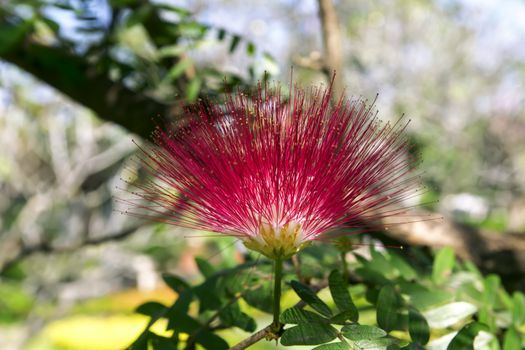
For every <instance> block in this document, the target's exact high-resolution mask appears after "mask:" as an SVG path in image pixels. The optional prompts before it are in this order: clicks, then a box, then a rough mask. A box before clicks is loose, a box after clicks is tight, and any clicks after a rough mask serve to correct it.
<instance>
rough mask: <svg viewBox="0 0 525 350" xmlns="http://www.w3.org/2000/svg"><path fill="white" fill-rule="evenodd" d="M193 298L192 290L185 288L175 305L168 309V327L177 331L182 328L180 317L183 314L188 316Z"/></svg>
mask: <svg viewBox="0 0 525 350" xmlns="http://www.w3.org/2000/svg"><path fill="white" fill-rule="evenodd" d="M192 300H193V293H192V292H191V290H185V291H184V292H182V293H181V294H179V297H178V298H177V300H176V301H175V303H174V304H173V306H172V307H171V308H170V309H169V310H168V314H167V315H166V317H167V319H168V326H167V327H166V328H167V329H173V330H175V331H176V330H180V329H179V326H180V320H179V318H180V317H181V316H182V317H184V316H186V314H187V312H188V309H189V307H190V303H191V301H192ZM190 322H191V321H190Z"/></svg>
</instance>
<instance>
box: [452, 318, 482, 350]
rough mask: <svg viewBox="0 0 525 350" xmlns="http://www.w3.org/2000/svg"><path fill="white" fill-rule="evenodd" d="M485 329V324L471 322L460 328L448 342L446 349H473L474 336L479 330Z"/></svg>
mask: <svg viewBox="0 0 525 350" xmlns="http://www.w3.org/2000/svg"><path fill="white" fill-rule="evenodd" d="M484 330H487V326H485V325H484V324H482V323H478V322H472V323H469V324H467V325H466V326H464V327H463V328H461V330H460V331H459V332H458V334H456V336H455V337H454V338H453V339H452V341H451V342H450V344H448V347H447V350H466V349H474V338H476V336H477V335H478V333H479V332H480V331H484Z"/></svg>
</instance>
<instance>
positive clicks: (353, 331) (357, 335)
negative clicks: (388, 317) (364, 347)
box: [341, 324, 387, 341]
mask: <svg viewBox="0 0 525 350" xmlns="http://www.w3.org/2000/svg"><path fill="white" fill-rule="evenodd" d="M341 333H343V335H344V336H345V338H348V339H350V340H354V341H357V340H372V339H377V338H382V337H384V336H386V335H387V333H386V332H385V331H384V330H382V329H381V328H377V327H374V326H367V325H359V324H352V325H348V326H344V327H343V328H342V329H341Z"/></svg>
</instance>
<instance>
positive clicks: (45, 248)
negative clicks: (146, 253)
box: [0, 226, 139, 275]
mask: <svg viewBox="0 0 525 350" xmlns="http://www.w3.org/2000/svg"><path fill="white" fill-rule="evenodd" d="M138 228H139V226H137V227H129V228H126V229H123V230H122V231H119V232H117V233H113V234H110V235H106V236H101V237H95V238H87V239H85V240H82V241H80V242H79V243H77V244H75V245H70V246H53V245H51V244H50V243H49V242H46V241H43V242H41V243H40V244H36V245H32V246H22V248H20V249H19V251H18V252H17V253H16V255H14V256H12V257H10V258H8V259H6V260H5V261H1V265H0V275H1V274H2V273H4V272H5V271H7V270H8V269H9V268H10V267H11V266H13V265H14V264H16V263H17V262H19V261H20V260H22V259H24V258H26V257H28V256H30V255H33V254H37V253H70V252H74V251H76V250H78V249H80V248H83V247H85V246H90V245H99V244H103V243H107V242H111V241H118V240H122V239H125V238H127V237H128V236H130V235H131V234H133V233H134V232H136V231H137V229H138Z"/></svg>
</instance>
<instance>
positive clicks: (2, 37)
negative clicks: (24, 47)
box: [0, 20, 34, 54]
mask: <svg viewBox="0 0 525 350" xmlns="http://www.w3.org/2000/svg"><path fill="white" fill-rule="evenodd" d="M33 24H34V22H33V20H27V21H23V22H20V23H17V24H7V23H6V22H5V21H2V23H1V24H0V54H5V53H6V52H9V50H11V49H12V48H13V47H14V46H16V45H18V44H20V43H22V41H23V40H24V38H25V36H26V35H27V34H29V32H30V31H31V30H32V29H33Z"/></svg>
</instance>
